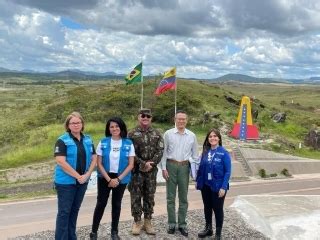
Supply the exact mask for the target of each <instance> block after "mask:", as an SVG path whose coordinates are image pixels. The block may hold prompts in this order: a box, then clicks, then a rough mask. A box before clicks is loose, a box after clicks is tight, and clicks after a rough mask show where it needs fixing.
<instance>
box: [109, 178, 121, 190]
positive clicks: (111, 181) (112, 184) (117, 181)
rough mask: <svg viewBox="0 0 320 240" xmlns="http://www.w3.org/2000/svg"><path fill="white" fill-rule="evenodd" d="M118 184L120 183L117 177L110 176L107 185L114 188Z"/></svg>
mask: <svg viewBox="0 0 320 240" xmlns="http://www.w3.org/2000/svg"><path fill="white" fill-rule="evenodd" d="M119 184H120V180H119V178H111V179H110V181H109V183H108V187H111V188H116V187H118V186H119Z"/></svg>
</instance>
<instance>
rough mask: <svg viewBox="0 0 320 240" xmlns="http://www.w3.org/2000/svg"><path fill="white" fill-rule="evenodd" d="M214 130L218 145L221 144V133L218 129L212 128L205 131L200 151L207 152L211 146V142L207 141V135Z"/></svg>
mask: <svg viewBox="0 0 320 240" xmlns="http://www.w3.org/2000/svg"><path fill="white" fill-rule="evenodd" d="M212 132H214V133H215V134H216V135H217V136H218V138H219V146H222V138H221V133H220V132H219V130H218V129H215V128H212V129H210V131H209V132H208V133H207V136H206V139H205V140H204V142H203V148H202V152H207V151H208V150H209V149H210V148H211V144H210V143H209V135H210V134H211V133H212Z"/></svg>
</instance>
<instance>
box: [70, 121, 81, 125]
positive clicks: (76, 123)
mask: <svg viewBox="0 0 320 240" xmlns="http://www.w3.org/2000/svg"><path fill="white" fill-rule="evenodd" d="M80 124H82V122H70V123H69V125H80Z"/></svg>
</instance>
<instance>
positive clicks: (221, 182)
mask: <svg viewBox="0 0 320 240" xmlns="http://www.w3.org/2000/svg"><path fill="white" fill-rule="evenodd" d="M206 166H207V167H206ZM206 170H207V171H209V173H208V172H206ZM208 174H211V180H209V179H208ZM230 175H231V159H230V155H229V153H228V151H227V150H226V149H225V148H224V147H222V146H219V147H218V148H217V149H216V151H215V153H214V157H213V159H212V161H211V162H210V163H209V162H208V152H205V153H202V156H201V161H200V166H199V170H198V174H197V189H199V190H201V189H202V188H203V185H204V184H207V185H208V186H210V188H211V190H212V191H213V192H219V190H220V189H221V188H222V189H224V190H227V189H229V179H230Z"/></svg>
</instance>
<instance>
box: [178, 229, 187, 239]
mask: <svg viewBox="0 0 320 240" xmlns="http://www.w3.org/2000/svg"><path fill="white" fill-rule="evenodd" d="M179 231H180V233H181V234H182V235H183V236H185V237H188V229H186V228H182V227H179Z"/></svg>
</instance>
